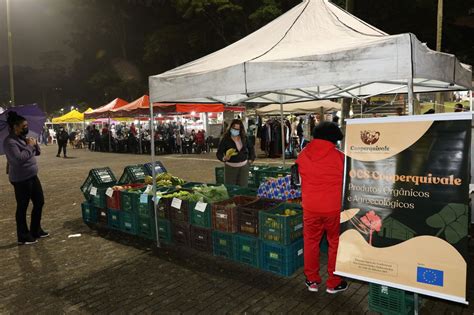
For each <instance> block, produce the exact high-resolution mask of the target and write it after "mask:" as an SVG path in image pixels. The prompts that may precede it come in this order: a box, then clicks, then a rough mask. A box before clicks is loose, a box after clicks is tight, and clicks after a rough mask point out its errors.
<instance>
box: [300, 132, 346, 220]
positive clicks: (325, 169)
mask: <svg viewBox="0 0 474 315" xmlns="http://www.w3.org/2000/svg"><path fill="white" fill-rule="evenodd" d="M296 164H298V171H299V173H300V178H301V192H302V195H303V210H304V215H305V217H308V216H333V215H337V214H338V213H340V211H341V201H342V199H341V198H342V196H341V195H342V181H343V173H344V154H343V153H341V152H340V151H338V150H337V149H336V146H335V145H334V144H333V143H332V142H330V141H326V140H320V139H314V140H312V141H311V142H310V143H309V144H308V145H307V146H306V147H305V148H304V149H303V151H302V152H301V153H300V155H299V156H298V159H297V160H296Z"/></svg>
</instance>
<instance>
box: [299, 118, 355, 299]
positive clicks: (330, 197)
mask: <svg viewBox="0 0 474 315" xmlns="http://www.w3.org/2000/svg"><path fill="white" fill-rule="evenodd" d="M342 138H343V136H342V132H341V130H340V129H339V127H338V126H337V125H336V124H334V123H332V122H321V123H319V124H318V125H316V126H315V127H314V129H313V140H312V141H311V142H310V143H309V144H308V145H307V146H306V148H305V149H304V150H303V151H302V152H301V153H300V155H299V156H298V159H297V160H296V164H297V165H298V171H299V174H300V177H301V192H302V197H303V225H304V230H303V237H304V251H303V252H304V273H305V275H306V286H307V287H308V290H309V291H313V292H317V291H318V285H319V284H320V283H321V281H322V279H321V276H320V274H319V268H320V267H319V243H320V241H321V238H322V236H323V234H324V232H326V237H327V240H328V244H329V250H328V264H327V271H328V275H329V277H328V279H327V281H326V292H328V293H337V292H341V291H344V290H346V289H347V287H348V285H347V282H346V281H344V280H343V279H341V278H340V277H338V276H336V275H334V271H335V268H336V255H337V248H338V245H339V225H340V223H339V222H340V211H341V195H342V178H343V170H344V155H343V154H342V153H341V152H339V151H338V150H337V149H336V143H337V141H340V140H342Z"/></svg>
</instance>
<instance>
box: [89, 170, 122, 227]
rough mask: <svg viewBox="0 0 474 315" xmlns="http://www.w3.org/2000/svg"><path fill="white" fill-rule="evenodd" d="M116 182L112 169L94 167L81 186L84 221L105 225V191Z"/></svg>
mask: <svg viewBox="0 0 474 315" xmlns="http://www.w3.org/2000/svg"><path fill="white" fill-rule="evenodd" d="M116 182H117V179H116V178H115V175H114V174H113V173H112V170H111V169H110V168H108V167H104V168H95V169H92V170H90V171H89V175H88V176H87V178H86V180H85V181H84V183H83V184H82V186H81V191H82V193H83V195H84V197H85V199H86V201H85V202H84V203H83V204H82V217H83V220H84V222H85V223H88V224H91V223H95V224H97V223H99V224H101V225H104V226H107V221H108V219H107V210H106V209H107V202H106V191H107V190H108V189H109V188H111V187H112V186H114V185H115V184H116Z"/></svg>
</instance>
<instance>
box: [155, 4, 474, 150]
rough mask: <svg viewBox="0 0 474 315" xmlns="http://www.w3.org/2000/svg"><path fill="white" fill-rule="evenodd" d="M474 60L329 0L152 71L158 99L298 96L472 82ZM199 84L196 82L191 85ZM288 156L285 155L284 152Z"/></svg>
mask: <svg viewBox="0 0 474 315" xmlns="http://www.w3.org/2000/svg"><path fill="white" fill-rule="evenodd" d="M471 78H472V72H471V70H470V67H469V66H467V65H464V64H462V63H460V62H459V61H458V60H457V59H456V57H455V56H453V55H450V54H446V53H441V52H436V51H433V50H430V49H429V48H428V47H427V46H426V45H425V44H423V43H422V42H420V41H419V40H418V39H417V38H416V37H415V36H414V35H413V34H410V33H407V34H399V35H388V34H386V33H385V32H383V31H381V30H378V29H377V28H375V27H373V26H371V25H369V24H367V23H365V22H364V21H361V20H359V19H358V18H356V17H354V16H353V15H351V14H349V13H348V12H346V11H344V10H343V9H341V8H339V7H338V6H336V5H334V4H332V3H330V2H329V1H327V0H313V1H303V2H302V3H300V4H299V5H297V6H295V7H294V8H293V9H291V10H289V11H288V12H286V13H285V14H283V15H282V16H280V17H279V18H278V19H276V20H274V21H272V22H270V23H269V24H267V25H266V26H264V27H262V28H261V29H259V30H257V31H255V32H254V33H252V34H250V35H248V36H247V37H245V38H243V39H241V40H239V41H237V42H235V43H233V44H232V45H229V46H227V47H225V48H223V49H221V50H219V51H217V52H214V53H212V54H210V55H208V56H205V57H203V58H200V59H199V60H197V61H193V62H190V63H188V64H185V65H182V66H180V67H178V68H176V69H172V70H170V71H167V72H165V73H162V74H158V75H155V76H151V77H150V78H149V85H150V98H151V101H152V102H209V101H211V102H219V103H223V104H239V103H242V102H256V103H270V104H271V103H278V104H286V103H294V102H301V101H310V100H320V99H333V98H357V99H366V98H369V97H371V96H374V95H378V94H394V93H408V107H409V112H410V113H413V93H420V92H433V91H456V90H466V89H471ZM190 87H192V88H190ZM283 156H284V155H283Z"/></svg>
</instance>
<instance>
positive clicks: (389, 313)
mask: <svg viewBox="0 0 474 315" xmlns="http://www.w3.org/2000/svg"><path fill="white" fill-rule="evenodd" d="M369 309H370V310H372V311H375V312H379V313H382V314H384V315H396V314H403V315H405V314H414V310H415V301H414V296H413V293H411V292H407V291H404V290H400V289H395V288H391V287H387V286H383V285H379V284H375V283H370V284H369Z"/></svg>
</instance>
